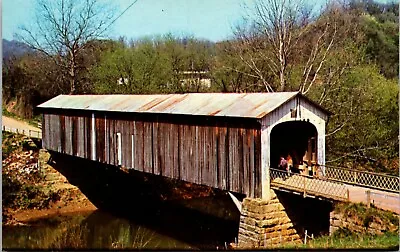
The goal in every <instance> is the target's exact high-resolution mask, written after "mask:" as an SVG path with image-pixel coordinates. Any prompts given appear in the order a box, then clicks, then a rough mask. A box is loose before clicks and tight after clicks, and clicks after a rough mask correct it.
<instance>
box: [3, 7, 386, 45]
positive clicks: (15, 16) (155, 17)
mask: <svg viewBox="0 0 400 252" xmlns="http://www.w3.org/2000/svg"><path fill="white" fill-rule="evenodd" d="M110 1H111V0H110ZM133 1H134V0H114V1H113V2H114V4H115V5H116V6H117V7H118V8H119V12H122V11H123V10H124V9H125V8H127V7H128V6H129V5H130V4H131V3H132V2H133ZM311 1H313V2H316V3H317V4H316V5H318V4H321V3H322V2H325V1H321V0H311ZM381 1H382V0H381ZM249 3H251V0H138V2H137V3H136V4H134V5H133V6H132V7H131V8H130V9H129V10H128V11H127V12H126V13H125V14H124V15H123V16H121V17H120V18H119V19H118V20H117V21H116V22H115V24H114V25H113V27H112V29H111V30H110V31H109V34H108V35H109V36H110V37H111V38H118V37H120V36H124V37H126V38H127V39H128V40H129V39H131V38H132V39H136V38H140V37H143V36H151V35H162V34H166V33H168V32H171V33H173V34H176V35H182V34H185V35H193V36H195V37H197V38H203V39H209V40H211V41H220V40H223V39H227V38H229V37H230V36H232V34H233V33H232V27H233V26H234V25H236V24H238V23H239V22H240V20H241V18H242V17H243V15H244V14H245V12H244V4H249ZM34 9H35V1H34V0H3V1H2V36H3V38H5V39H7V40H12V39H13V38H14V36H13V34H14V33H16V32H18V27H19V26H21V25H23V24H29V23H30V22H32V21H33V20H34Z"/></svg>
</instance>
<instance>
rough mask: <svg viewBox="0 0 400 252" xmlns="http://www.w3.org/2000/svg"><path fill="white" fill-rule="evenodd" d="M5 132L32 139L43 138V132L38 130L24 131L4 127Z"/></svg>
mask: <svg viewBox="0 0 400 252" xmlns="http://www.w3.org/2000/svg"><path fill="white" fill-rule="evenodd" d="M3 131H7V132H12V133H17V134H22V135H25V136H28V137H31V138H39V139H41V138H42V132H41V131H38V130H24V129H17V128H10V127H7V126H4V125H3Z"/></svg>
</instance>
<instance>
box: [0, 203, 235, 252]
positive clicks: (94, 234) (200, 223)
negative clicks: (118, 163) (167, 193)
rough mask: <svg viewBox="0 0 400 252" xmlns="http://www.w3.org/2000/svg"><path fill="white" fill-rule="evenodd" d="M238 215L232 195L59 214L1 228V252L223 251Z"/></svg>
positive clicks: (233, 236)
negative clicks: (150, 206)
mask: <svg viewBox="0 0 400 252" xmlns="http://www.w3.org/2000/svg"><path fill="white" fill-rule="evenodd" d="M238 223H239V212H238V211H237V209H235V207H234V205H233V203H232V202H231V200H230V198H229V197H228V196H226V197H225V196H224V197H204V198H196V199H192V200H185V201H180V202H174V203H173V204H168V205H165V206H160V207H158V208H157V209H153V210H148V209H146V210H144V211H136V212H128V213H127V212H123V213H120V212H119V213H114V212H113V213H111V212H109V211H107V212H106V211H102V210H96V211H93V212H84V213H73V214H67V215H56V216H51V217H47V218H44V219H37V220H33V221H30V222H29V223H27V225H26V226H13V227H3V249H129V248H131V249H190V250H197V249H213V250H215V249H225V248H226V245H225V244H229V243H231V242H234V241H235V240H236V236H237V233H238Z"/></svg>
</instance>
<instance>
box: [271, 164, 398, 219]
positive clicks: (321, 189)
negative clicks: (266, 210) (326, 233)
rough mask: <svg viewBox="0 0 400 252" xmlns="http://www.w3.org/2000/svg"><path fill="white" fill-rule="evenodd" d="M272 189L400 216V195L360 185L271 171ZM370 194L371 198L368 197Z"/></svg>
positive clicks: (275, 170)
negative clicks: (368, 206) (370, 204)
mask: <svg viewBox="0 0 400 252" xmlns="http://www.w3.org/2000/svg"><path fill="white" fill-rule="evenodd" d="M270 172H271V187H272V188H273V189H277V190H285V191H290V192H293V193H300V194H303V195H304V196H311V197H320V198H326V199H333V200H338V201H350V202H354V203H365V204H367V203H368V200H369V201H370V203H373V204H374V205H375V206H376V207H378V208H382V209H385V210H390V211H393V212H396V213H398V214H400V205H399V203H400V195H399V193H396V192H388V191H383V190H377V189H371V188H368V187H365V186H360V185H349V184H345V183H343V182H340V181H337V180H330V179H329V178H316V177H312V176H305V175H300V174H293V173H292V174H290V175H289V174H288V173H287V172H286V171H282V170H277V169H270ZM368 193H369V196H368V195H367V194H368Z"/></svg>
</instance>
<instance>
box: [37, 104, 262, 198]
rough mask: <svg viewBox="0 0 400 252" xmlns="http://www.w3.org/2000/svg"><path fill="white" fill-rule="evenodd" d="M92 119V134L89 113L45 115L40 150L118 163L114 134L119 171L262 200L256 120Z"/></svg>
mask: <svg viewBox="0 0 400 252" xmlns="http://www.w3.org/2000/svg"><path fill="white" fill-rule="evenodd" d="M94 121H95V133H94V134H93V132H92V114H91V113H87V114H76V113H73V112H70V113H65V112H64V111H63V114H62V115H57V114H54V113H53V114H50V113H44V116H43V147H44V148H46V149H49V150H53V151H57V152H61V153H65V154H68V155H74V156H78V157H82V158H87V159H94V160H96V161H98V162H103V163H108V164H112V165H118V139H117V138H118V137H117V133H119V134H120V135H121V146H122V148H121V157H122V158H121V160H120V161H121V165H122V166H124V167H127V168H133V169H135V170H138V171H143V172H148V173H152V174H156V175H162V176H166V177H169V178H175V179H181V180H184V181H188V182H193V183H198V184H203V185H207V186H211V187H215V188H220V189H223V190H229V191H233V192H238V193H243V194H246V195H247V196H248V197H261V128H260V124H259V123H258V122H257V121H256V120H255V119H245V118H237V119H225V118H211V119H210V118H206V117H199V116H177V115H171V116H157V115H152V116H148V115H145V116H143V115H137V114H136V115H135V114H129V116H127V115H121V114H112V113H107V114H104V113H97V114H96V113H95V119H94ZM93 137H94V138H95V139H94V140H95V141H94V142H95V146H94V147H93V142H92V140H93ZM92 148H95V150H94V153H95V156H94V157H93V156H92V152H93V149H92Z"/></svg>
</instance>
